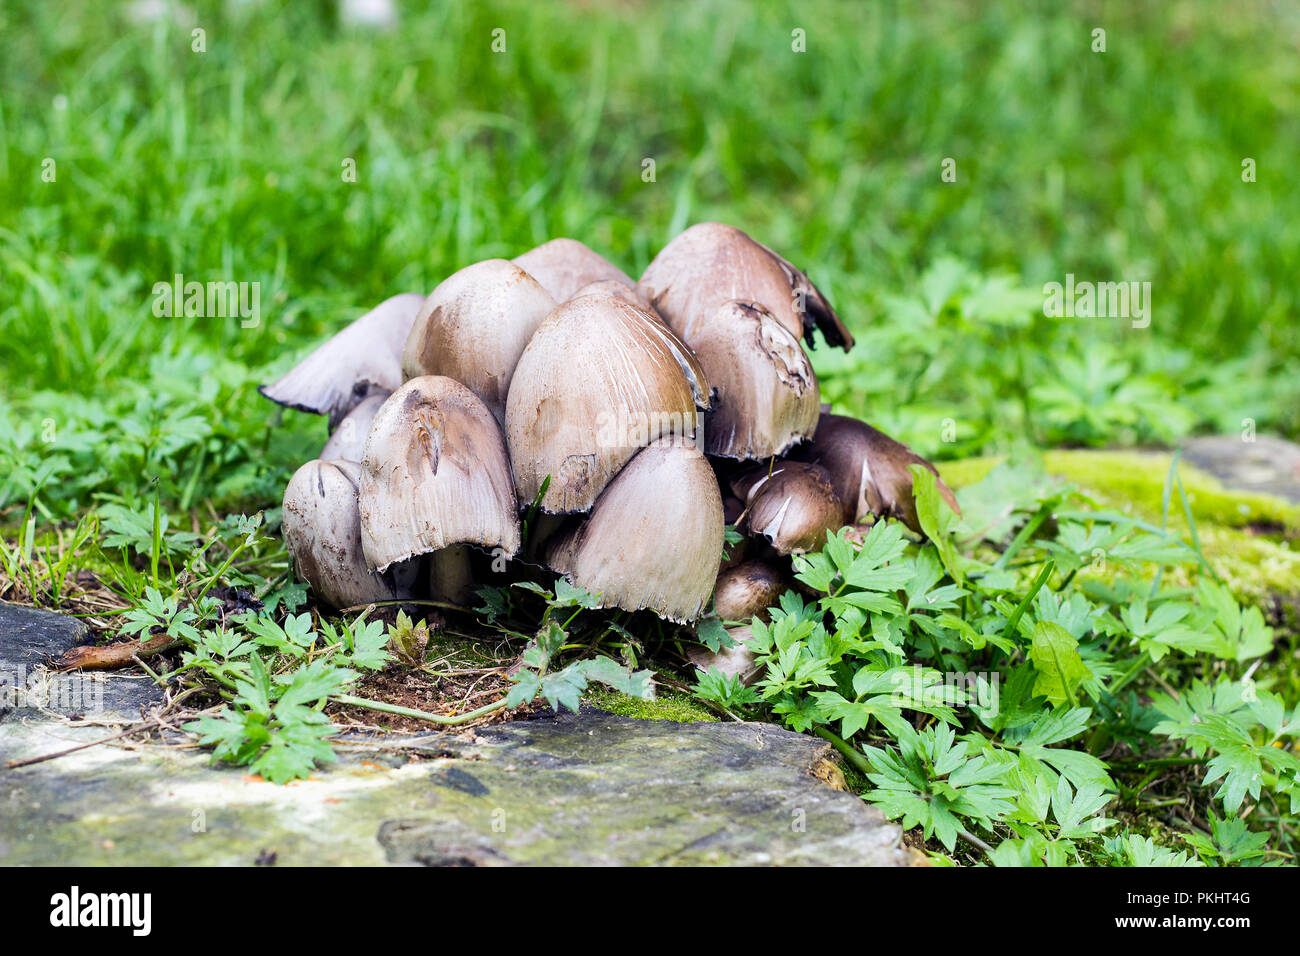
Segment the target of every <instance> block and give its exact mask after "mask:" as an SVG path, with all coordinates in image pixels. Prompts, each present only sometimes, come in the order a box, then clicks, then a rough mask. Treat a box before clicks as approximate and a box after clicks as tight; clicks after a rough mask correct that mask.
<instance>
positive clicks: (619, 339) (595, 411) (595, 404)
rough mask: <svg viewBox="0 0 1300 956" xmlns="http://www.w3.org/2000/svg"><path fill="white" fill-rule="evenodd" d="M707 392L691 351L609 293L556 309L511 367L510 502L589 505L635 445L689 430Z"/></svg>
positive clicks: (562, 507) (564, 508)
mask: <svg viewBox="0 0 1300 956" xmlns="http://www.w3.org/2000/svg"><path fill="white" fill-rule="evenodd" d="M708 396H709V386H708V383H707V380H706V379H705V376H704V370H703V369H702V368H700V366H699V364H698V363H697V362H696V361H695V357H694V356H693V355H692V354H691V350H690V349H688V348H687V347H686V345H685V344H684V343H683V342H682V341H681V340H680V339H678V338H677V336H676V335H674V334H673V333H672V330H671V329H669V328H668V327H667V326H666V325H663V324H662V323H660V322H658V321H656V320H655V319H654V318H653V317H651V316H650V315H649V314H647V313H646V312H645V311H644V310H643V309H639V308H637V307H636V306H634V305H632V304H630V303H628V302H625V301H623V300H622V299H618V298H615V297H614V296H610V295H600V294H596V295H584V296H582V297H581V298H578V299H571V300H569V301H568V302H565V303H563V304H562V305H560V306H559V307H557V308H556V309H555V311H553V312H552V313H551V314H550V315H548V316H547V317H546V318H545V319H544V320H543V321H542V324H541V325H539V326H538V327H537V332H536V333H534V335H533V337H532V340H531V341H529V343H528V346H527V347H526V348H525V349H524V354H523V355H522V356H520V358H519V364H518V365H517V366H516V367H515V375H514V379H513V381H512V382H511V385H510V395H509V397H508V398H507V400H506V435H507V437H508V438H509V446H510V457H511V461H512V462H513V464H514V472H515V481H516V483H517V486H518V489H519V497H520V498H521V499H522V500H523V501H524V502H525V503H528V502H531V501H532V500H533V499H534V498H535V497H536V496H537V492H538V491H539V490H540V488H541V486H542V482H543V481H544V480H545V479H546V477H547V476H548V475H549V476H550V478H551V482H550V485H549V486H548V488H547V492H546V495H545V496H544V497H543V498H542V503H541V508H542V510H543V511H547V512H550V513H552V514H557V513H568V512H581V511H587V510H589V509H590V508H591V506H592V504H593V503H594V502H595V500H596V496H597V495H599V494H600V492H601V490H602V489H603V488H604V487H605V485H606V484H608V483H609V480H610V479H611V478H613V477H614V475H616V474H617V473H618V471H619V469H621V468H622V467H623V466H624V465H625V464H626V463H627V461H628V460H629V459H630V458H631V457H632V456H633V454H635V453H636V451H637V449H638V448H640V447H642V446H644V445H648V444H649V443H650V442H652V441H654V440H655V439H656V438H658V437H660V436H661V435H664V434H677V435H682V434H693V433H694V432H695V430H696V428H697V427H698V425H699V415H698V413H697V411H696V406H697V405H699V406H702V407H708V402H709V397H708Z"/></svg>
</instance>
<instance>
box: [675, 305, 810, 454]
mask: <svg viewBox="0 0 1300 956" xmlns="http://www.w3.org/2000/svg"><path fill="white" fill-rule="evenodd" d="M690 346H691V348H692V349H693V350H694V352H695V357H696V358H698V359H699V360H700V364H701V365H702V366H704V374H706V375H707V376H708V377H709V384H710V385H712V386H713V388H714V392H715V397H714V403H713V408H712V409H711V410H710V411H709V413H708V415H706V416H705V419H704V450H705V451H706V452H707V453H708V454H710V455H717V456H720V457H723V458H735V459H740V460H751V459H753V460H757V459H764V458H770V457H772V456H773V455H781V454H784V453H785V452H786V450H787V449H789V448H791V447H792V446H794V445H796V444H798V443H799V442H802V441H804V440H805V439H807V438H811V437H812V434H813V432H814V431H816V430H817V417H818V414H819V409H820V407H821V395H820V393H819V391H818V388H817V376H816V375H815V374H814V373H813V369H812V365H811V364H809V362H808V356H807V355H805V354H804V350H803V347H802V346H800V344H799V340H798V339H797V338H795V337H794V336H793V335H791V334H790V332H789V331H788V330H787V329H786V328H785V327H784V326H782V325H781V324H780V323H779V322H778V321H777V320H776V319H775V317H773V315H772V313H771V312H769V311H768V310H767V309H765V308H763V307H762V306H761V305H757V304H755V303H753V302H742V301H739V300H733V301H730V302H725V303H723V305H722V306H721V307H719V309H718V311H717V313H716V314H715V315H714V316H713V318H711V319H710V320H709V321H708V322H707V323H705V324H704V325H702V326H700V327H698V328H697V329H696V331H695V333H694V338H693V339H692V340H691V342H690Z"/></svg>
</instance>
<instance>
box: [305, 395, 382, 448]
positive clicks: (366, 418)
mask: <svg viewBox="0 0 1300 956" xmlns="http://www.w3.org/2000/svg"><path fill="white" fill-rule="evenodd" d="M390 394H391V393H390V392H388V391H382V392H375V393H374V394H373V395H371V396H369V397H368V398H365V399H363V400H362V401H361V402H360V403H358V405H357V407H356V408H354V409H352V411H350V412H348V413H347V414H346V415H344V416H343V421H341V422H339V424H338V427H337V428H335V429H334V431H333V432H332V433H331V434H330V438H329V441H327V442H326V443H325V447H324V448H322V449H321V450H320V459H321V461H332V460H334V459H342V460H343V461H356V462H359V461H361V454H362V452H364V451H365V450H366V436H367V435H369V434H370V423H371V422H372V421H374V419H375V414H376V413H377V412H378V411H379V409H380V408H381V407H382V406H383V404H384V402H386V401H387V400H388V396H389V395H390Z"/></svg>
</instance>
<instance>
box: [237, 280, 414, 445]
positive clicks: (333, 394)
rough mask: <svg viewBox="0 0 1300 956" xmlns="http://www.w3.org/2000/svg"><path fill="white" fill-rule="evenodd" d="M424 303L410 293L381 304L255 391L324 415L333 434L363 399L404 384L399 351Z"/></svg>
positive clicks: (291, 405) (274, 399)
mask: <svg viewBox="0 0 1300 956" xmlns="http://www.w3.org/2000/svg"><path fill="white" fill-rule="evenodd" d="M423 301H424V299H423V298H422V297H421V296H418V295H416V294H415V293H413V292H404V293H402V294H401V295H395V296H393V297H392V298H389V299H385V300H384V301H383V302H381V303H379V305H377V306H375V307H374V308H373V309H371V310H370V311H369V312H367V313H366V314H365V315H363V316H361V318H359V319H357V320H356V321H354V322H352V323H351V324H350V325H348V326H347V328H345V329H344V330H343V331H342V332H339V333H338V334H336V335H335V336H334V337H333V338H330V339H328V340H326V341H325V343H324V344H322V345H319V346H317V347H316V350H315V351H314V352H312V353H311V354H310V355H308V356H307V357H306V358H305V359H303V360H302V361H301V362H299V363H298V364H297V365H295V366H294V367H293V368H291V369H290V370H289V371H288V372H286V373H285V374H284V375H282V376H280V377H279V378H278V379H276V380H275V381H274V382H272V383H271V384H270V385H262V386H260V387H259V388H258V391H259V392H261V393H262V394H263V395H265V396H266V397H267V398H269V399H270V400H271V401H273V402H276V403H278V404H280V405H284V406H286V407H288V408H296V409H298V410H299V411H302V412H312V413H314V414H317V415H328V416H329V417H330V428H331V430H332V429H333V428H334V427H335V425H336V424H337V423H338V422H339V421H340V420H341V419H342V418H343V416H345V415H346V414H347V413H348V412H350V411H352V409H353V408H355V407H356V406H357V404H358V403H360V402H361V400H362V399H364V398H366V396H367V395H370V394H372V393H374V392H380V391H384V392H391V391H392V390H393V389H395V388H397V386H399V385H401V384H402V347H403V346H404V345H405V343H406V336H407V334H408V333H409V332H410V330H411V324H412V323H413V322H414V321H415V316H416V314H417V313H418V312H419V311H420V304H421V303H422V302H423Z"/></svg>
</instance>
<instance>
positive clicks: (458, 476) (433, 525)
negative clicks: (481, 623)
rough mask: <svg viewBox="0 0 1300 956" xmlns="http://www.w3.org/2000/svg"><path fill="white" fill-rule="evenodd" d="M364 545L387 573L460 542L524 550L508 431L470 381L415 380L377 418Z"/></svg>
mask: <svg viewBox="0 0 1300 956" xmlns="http://www.w3.org/2000/svg"><path fill="white" fill-rule="evenodd" d="M361 542H362V547H363V550H364V552H365V556H366V561H367V562H368V563H369V564H370V566H371V567H373V568H377V569H379V570H381V571H382V570H383V569H384V568H386V567H388V566H389V565H390V564H392V563H393V562H395V561H402V560H405V559H406V558H409V557H412V556H414V555H417V554H425V553H426V552H429V551H437V550H439V549H441V548H446V547H450V546H451V545H453V544H475V545H479V546H480V547H483V548H502V549H503V550H504V551H505V553H506V554H507V555H508V556H510V557H514V555H515V554H516V553H517V552H518V550H519V518H518V514H517V507H516V500H515V488H514V482H513V481H512V480H511V477H510V460H509V458H508V456H507V454H506V447H505V441H504V440H503V438H502V436H501V428H500V426H498V425H497V421H496V419H495V418H493V417H492V413H491V412H490V411H488V409H487V406H486V405H484V404H483V402H482V401H480V400H479V399H478V398H477V397H476V396H475V395H474V393H473V392H471V391H470V390H469V389H468V388H466V387H465V386H464V385H461V384H460V383H459V382H455V381H452V380H451V379H449V378H445V377H443V376H438V375H423V376H420V377H419V378H413V379H411V380H410V381H409V382H407V383H406V384H405V385H403V386H402V387H401V388H399V389H398V390H397V391H395V392H394V393H393V394H392V395H391V396H389V398H388V401H386V402H384V404H383V407H381V408H380V409H379V412H378V414H376V415H375V420H374V422H373V423H372V424H371V426H370V436H369V438H367V439H366V448H365V453H364V455H363V456H362V459H361Z"/></svg>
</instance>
